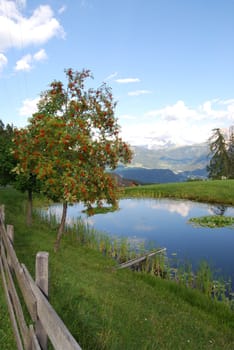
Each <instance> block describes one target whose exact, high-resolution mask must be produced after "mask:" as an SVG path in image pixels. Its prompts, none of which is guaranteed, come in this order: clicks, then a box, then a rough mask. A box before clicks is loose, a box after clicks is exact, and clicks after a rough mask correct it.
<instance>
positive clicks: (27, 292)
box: [0, 206, 81, 350]
mask: <svg viewBox="0 0 234 350" xmlns="http://www.w3.org/2000/svg"><path fill="white" fill-rule="evenodd" d="M13 239H14V227H13V226H12V225H7V226H6V227H5V214H4V206H0V270H1V276H2V281H3V286H4V291H5V295H6V300H7V305H8V309H9V314H10V319H11V323H12V327H13V332H14V336H15V339H16V344H17V349H18V350H46V349H47V344H48V338H49V340H50V342H51V344H52V346H53V347H54V349H55V350H78V349H81V347H80V346H79V344H78V343H77V342H76V340H75V339H74V338H73V336H72V335H71V334H70V332H69V331H68V329H67V328H66V326H65V325H64V323H63V322H62V320H61V319H60V318H59V316H58V315H57V313H56V312H55V310H54V309H53V307H52V306H51V305H50V303H49V301H48V253H47V252H39V253H37V256H36V273H35V274H36V278H35V281H34V279H33V278H32V276H31V275H30V273H29V272H28V270H27V268H26V266H25V265H24V264H20V262H19V260H18V258H17V256H16V253H15V250H14V247H13ZM18 290H20V293H18V292H17V291H18ZM19 294H22V295H19ZM22 299H23V301H24V303H25V305H26V307H27V309H28V312H29V314H30V317H31V324H29V325H28V324H27V322H26V320H25V316H24V312H23V307H22Z"/></svg>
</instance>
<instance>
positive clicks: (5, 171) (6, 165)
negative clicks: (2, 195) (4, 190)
mask: <svg viewBox="0 0 234 350" xmlns="http://www.w3.org/2000/svg"><path fill="white" fill-rule="evenodd" d="M13 136H14V129H13V126H11V125H9V124H7V125H6V127H5V126H4V124H3V122H2V121H1V120H0V185H2V186H6V185H7V184H12V183H13V182H14V180H15V175H14V173H13V172H12V169H13V168H14V167H15V166H16V161H15V159H14V156H13V154H12V148H13Z"/></svg>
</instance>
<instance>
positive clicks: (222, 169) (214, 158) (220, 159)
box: [207, 129, 230, 179]
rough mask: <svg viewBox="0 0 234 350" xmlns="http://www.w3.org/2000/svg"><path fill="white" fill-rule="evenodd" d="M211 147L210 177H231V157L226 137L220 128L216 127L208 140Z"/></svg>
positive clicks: (208, 167) (208, 169)
mask: <svg viewBox="0 0 234 350" xmlns="http://www.w3.org/2000/svg"><path fill="white" fill-rule="evenodd" d="M208 142H209V147H210V155H211V159H210V164H209V165H208V166H207V171H208V177H209V178H212V179H221V178H222V176H224V177H229V168H230V159H229V156H228V151H227V144H226V140H225V137H224V136H223V134H222V132H221V130H220V129H214V130H213V134H212V136H211V137H210V138H209V140H208Z"/></svg>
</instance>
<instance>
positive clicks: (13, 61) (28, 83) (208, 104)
mask: <svg viewBox="0 0 234 350" xmlns="http://www.w3.org/2000/svg"><path fill="white" fill-rule="evenodd" d="M233 43H234V0H205V1H204V0H196V1H188V0H45V1H42V0H34V1H29V0H28V1H26V0H15V1H10V0H0V119H1V120H2V121H3V122H4V123H5V124H6V123H11V124H13V125H15V126H17V127H23V126H26V124H27V118H28V117H30V115H31V114H32V113H33V112H34V111H35V107H36V102H37V101H38V97H39V95H40V93H41V92H42V91H43V90H45V89H46V88H47V87H48V84H49V83H50V82H51V81H52V80H54V79H57V80H63V79H64V69H65V68H69V67H71V68H73V69H77V70H81V69H83V68H88V69H90V70H91V71H92V73H93V75H94V80H93V81H92V84H93V86H94V87H96V86H98V85H100V84H101V83H102V82H103V81H105V82H107V83H108V85H110V86H111V87H112V89H113V94H114V96H115V99H116V100H117V101H118V104H117V108H116V117H117V118H118V121H119V124H120V125H121V129H122V135H123V138H124V139H125V140H126V141H128V142H130V143H131V144H133V145H137V144H138V145H144V144H147V145H149V146H150V145H158V146H163V145H165V144H171V143H172V144H176V145H184V144H193V143H200V142H204V141H206V140H207V139H208V137H209V136H210V134H211V131H212V129H213V128H217V127H220V128H228V127H229V126H231V125H233V124H234V45H233Z"/></svg>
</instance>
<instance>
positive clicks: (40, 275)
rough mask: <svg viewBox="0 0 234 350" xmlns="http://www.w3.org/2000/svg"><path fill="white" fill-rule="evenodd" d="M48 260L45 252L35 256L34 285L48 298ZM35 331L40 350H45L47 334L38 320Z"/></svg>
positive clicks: (47, 254)
mask: <svg viewBox="0 0 234 350" xmlns="http://www.w3.org/2000/svg"><path fill="white" fill-rule="evenodd" d="M48 259H49V253H47V252H38V253H37V255H36V276H35V280H36V285H37V286H38V287H39V288H40V289H41V291H42V292H43V293H44V295H45V296H46V297H48V291H49V282H48V280H49V275H48ZM35 330H36V335H37V338H38V341H39V343H40V346H41V348H42V350H47V334H46V332H45V330H44V328H43V326H42V324H41V322H40V320H39V319H38V320H37V322H36V327H35Z"/></svg>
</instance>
